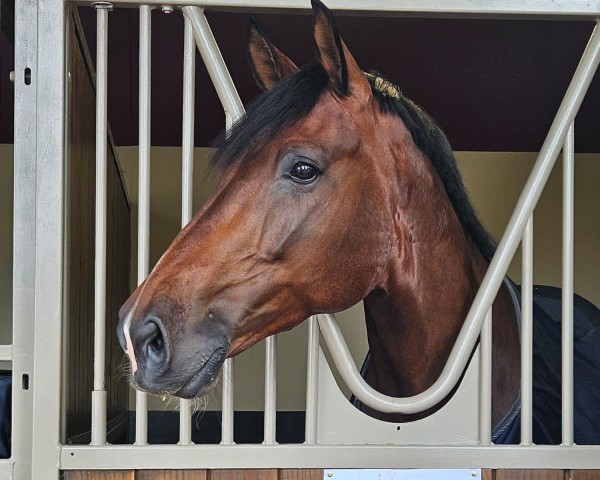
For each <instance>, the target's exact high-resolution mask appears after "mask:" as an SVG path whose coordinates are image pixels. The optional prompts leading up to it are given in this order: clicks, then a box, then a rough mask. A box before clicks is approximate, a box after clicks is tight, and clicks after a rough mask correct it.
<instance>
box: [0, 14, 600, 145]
mask: <svg viewBox="0 0 600 480" xmlns="http://www.w3.org/2000/svg"><path fill="white" fill-rule="evenodd" d="M81 16H82V19H83V22H84V26H85V29H86V34H87V37H88V42H89V44H90V49H91V50H92V53H93V52H94V51H95V13H94V11H93V10H92V9H90V8H81ZM207 16H208V19H209V22H210V24H211V26H212V29H213V32H214V34H215V37H216V38H217V41H218V43H219V45H220V48H221V51H222V53H223V56H224V58H225V61H226V63H227V65H228V67H229V69H230V71H231V75H232V77H233V80H234V82H235V83H236V85H237V87H238V89H239V92H240V96H241V97H242V100H243V101H244V103H246V102H248V101H250V100H252V98H254V97H255V96H256V95H257V94H258V89H257V88H256V87H255V85H254V80H253V78H252V75H251V72H250V69H249V67H248V65H247V61H246V58H245V53H244V52H245V46H244V45H245V32H246V21H247V15H245V14H231V13H215V12H212V13H211V12H209V13H208V14H207ZM152 17H153V22H152V30H153V37H152V61H153V65H152V68H153V72H152V143H153V144H154V145H172V146H173V145H179V144H180V143H181V97H182V93H181V90H182V63H181V62H182V51H183V47H182V44H183V20H182V17H181V14H180V13H178V12H175V13H173V14H171V15H165V14H163V13H162V12H160V11H159V10H155V11H154V12H153V14H152ZM258 19H259V21H260V22H261V23H262V24H263V26H264V28H265V30H266V31H267V33H268V34H269V36H270V37H271V40H272V41H273V43H275V44H276V45H277V46H278V47H279V48H280V49H281V50H283V51H284V52H286V53H287V54H288V55H289V56H290V57H291V58H292V59H293V60H295V61H296V62H297V63H299V64H301V63H305V62H307V61H309V60H311V58H312V56H313V52H314V46H313V40H312V18H311V17H310V16H307V15H285V16H284V15H258ZM109 22H110V23H109V30H110V34H109V58H110V60H109V117H110V124H111V128H112V131H113V134H114V137H115V140H116V142H117V144H118V145H135V144H136V143H137V122H138V119H137V90H138V73H137V69H138V67H137V62H138V54H137V49H138V15H137V10H129V9H115V11H113V12H112V13H111V14H110V15H109ZM338 24H339V30H340V32H341V34H342V36H343V38H344V39H345V41H346V43H347V44H348V47H349V48H350V50H351V51H352V52H353V54H354V55H355V57H356V59H357V60H358V62H359V64H360V65H361V67H362V68H363V69H365V70H367V69H375V70H377V71H379V72H381V73H383V74H384V75H385V76H387V77H388V78H389V79H390V80H392V81H393V82H394V83H396V84H397V85H398V86H399V87H400V88H401V90H402V91H403V92H404V93H405V94H406V95H407V96H409V97H410V98H411V99H413V100H414V101H416V102H417V103H418V104H420V105H421V106H422V107H424V108H425V110H426V111H428V112H429V113H430V114H431V115H432V116H433V118H434V119H436V120H437V122H438V123H439V124H440V125H441V127H442V128H443V129H444V130H445V131H446V133H447V135H448V137H449V139H450V142H451V143H452V146H453V147H454V149H456V150H492V151H536V150H539V148H540V146H541V144H542V141H543V139H544V137H545V134H546V132H547V130H548V128H549V126H550V123H551V122H552V119H553V117H554V114H555V112H556V110H557V108H558V105H559V103H560V101H561V99H562V96H563V94H564V91H565V89H566V88H567V85H568V83H569V81H570V79H571V76H572V74H573V71H574V69H575V67H576V65H577V63H578V61H579V58H580V55H581V52H582V51H583V49H584V47H585V45H586V43H587V40H588V38H589V34H590V32H591V30H592V28H593V23H592V22H574V21H568V22H557V21H547V20H537V21H532V20H522V21H508V20H456V19H452V20H444V19H414V18H412V19H408V18H389V17H378V18H361V17H338ZM197 65H198V69H197V76H196V81H197V85H196V145H209V144H210V143H211V141H212V140H213V139H214V137H215V136H216V135H218V133H219V132H220V131H221V130H222V128H223V125H224V121H225V120H224V115H223V113H222V109H221V106H220V104H219V102H218V99H217V96H216V94H215V93H214V89H213V87H212V85H211V83H210V81H209V79H208V75H207V73H206V70H205V68H204V66H203V65H202V62H201V61H200V59H199V57H198V60H197ZM2 75H3V77H4V73H2ZM598 77H599V75H596V79H595V80H594V82H593V84H592V86H591V89H590V91H589V93H588V95H587V97H586V99H585V102H584V105H583V106H582V109H581V111H580V113H579V115H578V118H577V126H576V148H577V151H581V152H600V79H599V78H598ZM4 91H5V88H4V83H2V95H3V98H2V104H3V105H4ZM3 108H4V107H3ZM3 123H4V122H3ZM2 132H3V138H7V137H6V132H5V129H4V128H3V129H2Z"/></svg>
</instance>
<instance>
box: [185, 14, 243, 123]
mask: <svg viewBox="0 0 600 480" xmlns="http://www.w3.org/2000/svg"><path fill="white" fill-rule="evenodd" d="M183 13H184V15H185V16H186V18H188V19H189V20H190V22H191V24H192V27H193V30H194V37H195V38H196V43H197V45H198V50H199V51H200V55H201V56H202V60H203V61H204V65H205V66H206V70H207V71H208V74H209V76H210V79H211V80H212V82H213V85H214V86H215V89H216V91H217V95H218V96H219V100H221V104H222V105H223V108H224V109H225V114H229V115H231V117H232V119H233V122H234V123H235V122H236V121H237V120H238V119H239V118H240V117H241V116H242V115H244V112H245V110H244V105H243V104H242V101H241V100H240V97H239V95H238V93H237V90H236V88H235V85H234V84H233V80H231V76H230V75H229V71H228V70H227V66H226V65H225V62H224V60H223V57H222V55H221V52H220V50H219V46H218V45H217V42H216V40H215V37H214V35H213V33H212V31H211V29H210V26H209V25H208V22H207V21H206V17H205V16H204V12H203V11H202V10H201V9H199V8H197V7H184V8H183ZM228 128H229V127H228Z"/></svg>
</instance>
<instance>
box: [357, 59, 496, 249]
mask: <svg viewBox="0 0 600 480" xmlns="http://www.w3.org/2000/svg"><path fill="white" fill-rule="evenodd" d="M365 76H366V77H367V80H368V81H369V83H370V84H371V89H372V90H373V94H374V96H375V98H376V99H377V101H378V102H379V106H380V107H381V109H382V110H383V111H384V112H386V113H395V114H396V115H398V116H399V117H400V118H401V119H402V122H403V123H404V125H405V126H406V128H407V129H408V131H409V132H410V134H411V135H412V138H413V141H414V142H415V144H416V145H417V147H418V148H419V150H421V151H422V152H423V153H424V154H425V155H426V156H427V158H429V160H430V161H431V163H432V164H433V166H434V168H435V170H436V171H437V173H438V175H439V177H440V179H441V180H442V183H443V185H444V188H445V189H446V193H447V194H448V198H449V199H450V203H451V204H452V207H453V208H454V211H455V212H456V215H457V216H458V219H459V221H460V223H461V224H462V226H463V228H464V229H465V230H466V231H467V232H468V233H469V235H470V236H471V238H472V239H473V241H474V242H475V245H477V248H478V249H479V251H480V252H481V253H482V254H483V256H484V257H485V258H486V259H488V260H491V259H492V257H493V256H494V253H495V251H496V242H495V241H494V239H493V238H492V237H491V235H490V234H489V232H488V231H487V230H486V229H485V227H484V226H483V224H482V223H481V221H480V220H479V217H478V215H477V212H476V211H475V208H474V207H473V204H472V203H471V199H470V198H469V194H468V192H467V189H466V188H465V185H464V183H463V180H462V175H461V174H460V170H459V169H458V165H457V164H456V158H455V157H454V153H453V152H452V147H451V146H450V143H449V142H448V139H447V138H446V135H445V134H444V132H443V131H442V130H441V129H440V127H438V126H437V124H436V123H435V122H434V121H433V120H432V118H431V117H430V116H429V115H428V114H427V113H425V112H424V111H423V110H422V109H421V108H420V107H419V106H418V105H416V104H415V103H414V102H413V101H412V100H410V99H409V98H407V97H405V96H404V95H402V93H401V91H400V89H399V88H398V87H397V86H396V85H394V84H393V83H392V82H390V81H388V80H386V79H385V78H383V77H382V76H381V75H380V74H379V73H377V72H373V71H371V72H367V73H365Z"/></svg>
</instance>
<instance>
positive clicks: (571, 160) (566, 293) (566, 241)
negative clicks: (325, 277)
mask: <svg viewBox="0 0 600 480" xmlns="http://www.w3.org/2000/svg"><path fill="white" fill-rule="evenodd" d="M574 170H575V127H574V124H573V123H571V126H570V127H569V131H568V132H567V136H566V138H565V145H564V147H563V252H562V443H563V444H564V445H573V229H574V223H575V214H574V205H573V204H574V194H575V174H574Z"/></svg>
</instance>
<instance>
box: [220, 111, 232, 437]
mask: <svg viewBox="0 0 600 480" xmlns="http://www.w3.org/2000/svg"><path fill="white" fill-rule="evenodd" d="M232 125H233V118H232V116H231V114H230V113H229V112H227V111H225V127H226V129H227V130H229V129H230V128H231V126H232ZM233 375H234V359H233V358H228V359H227V360H225V362H224V363H223V401H222V405H221V410H222V415H223V419H222V422H223V423H222V424H221V443H222V444H223V445H233V444H234V441H233V417H234V411H233V398H234V395H233V394H234V390H233Z"/></svg>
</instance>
